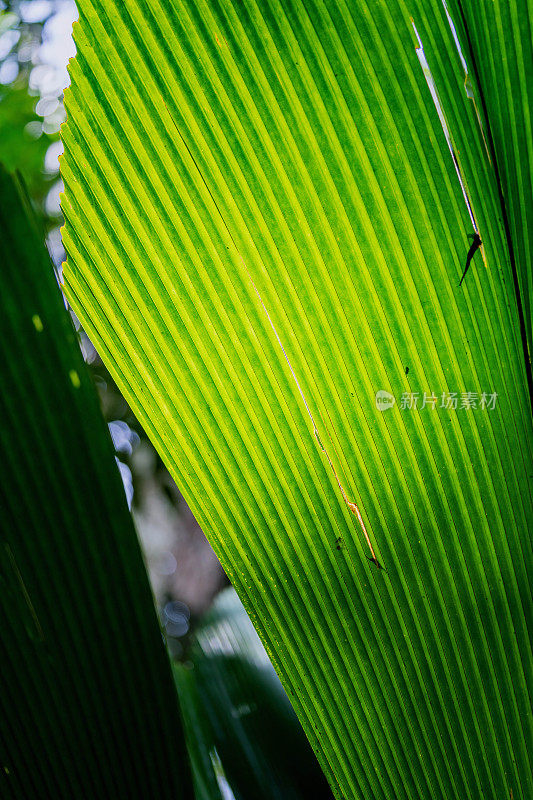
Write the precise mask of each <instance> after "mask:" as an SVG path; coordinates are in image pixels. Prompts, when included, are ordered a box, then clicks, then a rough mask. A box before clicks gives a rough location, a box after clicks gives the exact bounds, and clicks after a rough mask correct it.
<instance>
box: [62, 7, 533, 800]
mask: <svg viewBox="0 0 533 800" xmlns="http://www.w3.org/2000/svg"><path fill="white" fill-rule="evenodd" d="M79 10H80V22H79V24H77V25H76V29H75V39H76V43H77V47H78V55H77V57H76V59H75V60H74V61H73V62H72V64H71V77H72V87H71V88H70V89H69V91H68V93H67V95H66V98H65V102H66V107H67V112H68V120H67V124H66V126H65V127H64V129H63V132H62V138H63V141H64V144H65V156H64V158H63V161H62V174H63V178H64V180H65V185H66V191H65V197H64V200H63V206H62V207H63V211H64V214H65V217H66V227H65V230H64V241H65V245H66V248H67V253H68V258H67V263H66V266H65V270H64V288H65V292H66V295H67V297H68V299H69V300H70V302H71V304H72V306H73V308H74V310H75V311H76V313H77V314H78V316H79V318H80V319H81V321H82V323H83V325H84V327H85V329H86V330H87V332H88V333H89V334H90V336H91V338H92V340H93V342H94V344H95V346H96V347H97V349H98V352H99V353H100V355H101V356H102V358H103V359H104V361H105V363H106V365H107V367H108V368H109V370H110V372H111V374H112V375H113V377H114V378H115V380H116V382H117V384H118V386H119V387H120V388H121V390H122V391H123V393H124V396H125V397H126V399H127V400H128V402H129V404H130V406H131V408H132V409H133V411H134V412H135V414H136V416H137V417H138V419H139V420H140V422H141V423H142V425H143V426H144V427H145V429H146V430H147V432H148V433H149V435H150V436H151V438H152V440H153V442H154V444H155V446H156V447H157V449H158V450H159V452H160V454H161V456H162V458H163V459H164V461H165V463H166V464H167V466H168V468H169V469H170V471H171V473H172V475H173V477H174V478H175V479H176V481H177V484H178V486H179V488H180V490H181V491H182V493H183V495H184V496H185V498H186V500H187V502H188V503H189V505H190V507H191V508H192V510H193V511H194V512H195V515H196V517H197V519H198V522H199V523H200V524H201V526H202V528H203V529H204V531H205V532H206V534H207V535H208V537H209V539H210V541H211V543H212V544H213V547H214V548H215V550H216V552H217V554H218V555H219V557H220V559H221V561H222V564H223V566H224V568H225V569H226V571H227V572H228V575H229V576H230V578H231V580H232V582H233V585H234V586H235V588H236V590H237V592H238V594H239V596H240V598H241V599H242V601H243V603H244V606H245V608H246V609H247V611H248V613H249V615H250V616H251V618H252V620H253V621H254V624H255V626H256V628H257V630H258V632H259V634H260V637H261V639H262V641H263V642H264V644H265V647H266V649H267V651H268V653H269V655H270V656H271V659H272V661H273V663H274V665H275V667H276V669H277V671H278V674H279V675H280V678H281V680H282V682H283V684H284V686H285V688H286V689H287V691H288V693H289V696H290V698H291V702H292V703H293V705H294V708H295V710H296V711H297V713H298V715H299V717H300V719H301V721H302V723H303V725H304V728H305V731H306V733H307V735H308V737H309V739H310V741H311V743H312V745H313V747H314V749H315V750H316V752H317V755H318V757H319V760H320V763H321V765H322V768H323V769H324V772H325V774H326V775H327V777H328V779H329V781H330V783H331V785H332V787H333V789H334V791H335V792H336V794H337V796H338V797H342V798H355V797H361V798H362V797H365V798H369V797H372V798H392V797H393V798H447V799H448V798H473V799H474V798H489V797H492V798H498V799H500V798H503V797H513V798H514V800H516V799H517V798H524V800H526V799H527V798H528V797H530V796H531V795H532V792H533V786H532V782H531V781H532V778H531V775H532V771H531V762H530V759H531V753H530V745H531V741H532V737H531V733H532V730H531V719H532V716H531V712H530V708H531V702H530V695H529V690H528V685H527V681H528V680H530V679H531V674H532V671H531V664H532V658H531V643H530V639H529V629H528V626H529V623H530V620H531V605H532V604H531V587H530V584H529V582H528V579H527V567H528V566H530V565H531V544H530V540H529V538H528V527H529V526H530V524H531V519H532V516H533V515H532V513H531V512H532V506H531V482H530V476H529V472H530V464H531V445H532V436H531V434H532V431H531V406H530V404H531V364H530V359H529V348H530V346H531V312H530V301H529V291H530V285H531V271H530V270H531V267H530V264H531V256H530V254H531V235H532V230H533V227H532V225H531V211H532V209H531V203H530V198H531V172H532V170H531V166H532V164H533V158H532V147H533V145H532V133H531V124H530V109H531V106H532V103H531V92H532V91H533V89H532V86H533V82H532V81H531V80H530V79H529V80H528V77H529V78H531V74H530V73H531V69H530V67H531V63H532V59H531V54H532V51H531V27H530V25H531V19H532V18H533V17H532V12H531V8H530V6H529V5H528V3H527V2H526V0H511V2H510V3H508V4H502V3H500V2H492V0H491V2H489V0H479V2H477V3H473V4H468V5H467V4H465V3H463V2H462V0H453V2H452V1H451V2H449V4H448V5H446V3H443V2H440V0H439V1H437V0H416V2H413V3H412V4H411V5H410V6H407V5H406V4H405V3H404V2H403V0H389V1H388V2H384V1H383V2H381V0H380V1H379V2H365V0H354V2H352V3H346V2H344V0H335V2H334V1H333V0H324V1H321V0H313V1H312V2H309V3H305V4H304V3H303V2H301V0H264V2H261V3H258V2H254V0H234V2H232V0H213V2H210V3H206V2H205V0H154V2H150V3H146V2H143V1H142V0H120V2H112V1H111V0H107V1H106V2H99V1H98V0H81V2H80V3H79ZM465 69H466V71H465ZM469 234H470V235H472V236H475V237H477V238H475V239H474V243H475V244H479V241H481V243H482V244H481V246H480V247H478V248H477V249H476V248H472V249H471V250H470V256H472V254H473V258H472V260H471V262H470V267H469V270H468V272H467V273H466V275H465V277H464V280H463V281H462V284H461V286H459V282H460V279H461V276H462V275H463V273H464V270H465V265H466V263H467V252H468V251H469V249H470V243H469V241H468V235H469ZM474 250H476V251H475V252H474ZM454 395H455V396H454ZM416 399H418V407H412V406H413V405H414V403H415V400H416ZM457 399H458V400H459V402H458V405H457V407H454V400H457ZM393 400H394V401H395V403H393ZM475 406H477V407H475ZM381 567H383V568H384V569H382V568H381Z"/></svg>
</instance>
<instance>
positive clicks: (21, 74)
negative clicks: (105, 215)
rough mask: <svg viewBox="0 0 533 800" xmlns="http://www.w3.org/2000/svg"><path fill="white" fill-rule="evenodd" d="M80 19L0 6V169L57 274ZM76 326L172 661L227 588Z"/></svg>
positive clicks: (34, 6)
mask: <svg viewBox="0 0 533 800" xmlns="http://www.w3.org/2000/svg"><path fill="white" fill-rule="evenodd" d="M77 16H78V14H77V10H76V5H75V3H74V2H72V0H12V1H11V2H0V131H1V136H0V162H3V163H4V164H5V165H6V167H7V168H8V169H9V170H11V171H13V170H19V171H20V172H21V173H22V175H23V177H24V180H25V182H26V184H27V186H28V189H29V192H30V195H31V198H32V201H33V204H34V207H35V210H36V211H37V213H38V215H39V216H40V218H41V219H42V222H43V227H44V230H45V232H46V237H47V245H48V249H49V252H50V255H51V257H52V261H53V263H54V265H55V267H56V270H57V271H58V272H59V271H60V269H61V263H62V261H63V258H64V250H63V247H62V244H61V234H60V227H61V225H62V223H63V220H62V216H61V211H60V206H59V196H60V193H61V191H62V188H63V187H62V182H61V180H60V178H59V162H58V158H59V156H60V155H61V153H62V145H61V142H60V141H59V128H60V126H61V123H62V122H63V121H64V119H65V113H64V109H63V91H64V89H65V87H66V86H67V85H68V82H69V76H68V72H67V63H68V60H69V58H71V57H72V56H74V54H75V47H74V43H73V41H72V23H73V22H74V20H75V19H76V18H77ZM74 322H75V325H76V328H77V329H78V333H79V337H80V344H81V348H82V352H83V355H84V358H85V361H86V362H87V364H88V365H89V367H90V370H91V373H92V375H93V379H94V382H95V385H96V387H97V389H98V393H99V395H100V400H101V405H102V410H103V413H104V416H105V419H106V421H107V422H108V424H109V429H110V432H111V436H112V438H113V442H114V444H115V449H116V452H117V461H118V463H119V468H120V471H121V474H122V478H123V482H124V488H125V491H126V494H127V497H128V502H129V504H130V506H131V508H132V513H133V516H134V519H135V523H136V527H137V531H138V533H139V537H140V539H141V542H142V545H143V549H144V552H145V557H146V561H147V567H148V571H149V574H150V579H151V583H152V587H153V590H154V594H155V597H156V601H157V604H158V607H159V610H160V614H161V619H162V623H163V625H164V626H165V629H166V632H167V636H168V637H169V641H170V642H171V646H172V648H173V651H174V653H175V654H176V655H178V656H179V655H180V653H182V651H183V647H184V645H185V644H186V641H187V636H188V633H189V628H190V626H191V625H192V626H194V624H195V623H196V621H197V620H198V619H199V618H200V616H201V615H202V613H203V612H204V611H206V609H208V608H209V607H210V605H211V602H212V600H213V598H214V597H215V595H216V594H217V592H218V591H220V589H222V588H223V587H224V586H226V585H227V583H228V581H227V579H226V576H225V575H224V572H223V570H222V567H221V566H220V564H219V562H218V559H217V558H216V556H215V554H214V553H213V550H212V549H211V546H210V545H209V543H208V542H207V540H206V538H205V536H204V535H203V533H202V531H201V530H200V528H199V526H198V525H197V524H196V522H195V520H194V517H193V516H192V514H191V512H190V511H189V509H188V507H187V505H186V504H185V502H184V500H183V498H182V496H181V494H180V492H179V491H178V489H177V488H176V485H175V483H174V481H173V480H172V479H171V477H170V475H169V474H168V471H167V470H166V468H165V467H164V465H163V464H162V462H161V459H160V458H159V456H158V455H157V453H156V451H155V450H154V448H153V447H152V445H151V444H150V442H149V440H148V438H147V437H146V435H145V433H144V431H143V429H142V427H141V426H140V425H139V424H138V422H137V420H136V419H135V417H134V416H133V414H132V413H131V411H130V409H129V407H128V405H127V403H126V402H125V400H124V399H123V397H122V395H121V394H120V392H119V391H118V389H117V388H116V386H115V383H114V381H113V379H112V378H111V376H110V375H109V373H108V372H107V370H106V368H105V367H104V365H103V364H102V361H101V360H100V358H99V356H98V354H97V352H96V351H95V349H94V347H93V346H92V344H91V342H90V341H89V339H88V337H87V336H86V334H85V332H84V331H83V329H82V328H81V327H80V325H79V322H78V321H77V320H76V319H75V318H74ZM176 601H178V602H179V603H181V604H183V608H184V609H185V614H184V616H183V618H182V619H181V622H180V624H177V623H176V619H175V617H176V606H175V605H174V606H173V605H172V604H173V603H174V604H175V603H176ZM172 608H174V612H169V609H172ZM165 609H166V610H165ZM169 613H170V614H171V616H170V617H169ZM172 613H173V614H174V616H173V617H172Z"/></svg>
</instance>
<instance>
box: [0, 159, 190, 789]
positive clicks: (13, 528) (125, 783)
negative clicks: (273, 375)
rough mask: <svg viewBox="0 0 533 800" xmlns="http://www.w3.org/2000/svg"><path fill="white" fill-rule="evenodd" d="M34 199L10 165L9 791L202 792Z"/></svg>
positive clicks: (4, 571)
mask: <svg viewBox="0 0 533 800" xmlns="http://www.w3.org/2000/svg"><path fill="white" fill-rule="evenodd" d="M28 211H29V203H28V201H27V200H26V199H25V195H23V194H22V193H21V191H20V187H19V186H18V183H17V182H16V181H15V180H14V179H13V178H12V177H11V176H9V175H8V174H7V173H6V172H5V171H4V170H0V265H1V274H0V297H1V303H2V314H1V315H0V378H1V386H2V389H1V392H0V420H1V422H0V509H1V513H0V611H1V615H2V629H1V633H0V663H1V675H2V691H1V692H0V767H1V768H0V796H1V797H2V798H6V800H7V799H8V798H14V799H15V800H22V799H23V798H24V800H26V798H27V799H28V800H30V798H31V800H34V798H35V800H40V798H42V799H43V800H52V798H53V800H62V799H63V798H64V799H65V800H78V799H80V800H81V799H84V798H91V800H95V799H98V800H100V799H101V800H108V799H109V798H128V800H130V799H131V798H139V799H140V798H143V800H145V798H148V797H158V798H169V800H170V798H172V800H176V798H179V797H190V796H191V795H190V791H189V790H190V785H191V783H190V781H191V779H190V775H189V768H188V764H187V757H186V755H185V746H184V740H183V733H182V731H181V723H180V718H179V709H178V705H177V695H176V691H175V687H174V686H173V682H172V674H171V669H170V663H169V661H168V657H167V654H166V652H165V648H164V645H163V641H162V637H161V632H160V629H159V625H158V620H157V616H156V614H155V609H154V604H153V598H152V595H151V591H150V587H149V584H148V578H147V574H146V569H145V566H144V563H143V559H142V555H141V551H140V548H139V543H138V541H137V537H136V533H135V530H134V528H133V523H132V520H131V516H130V513H129V511H128V507H127V503H126V499H125V494H124V489H123V487H122V482H121V479H120V475H119V472H118V469H117V466H116V462H115V458H114V453H113V446H112V444H111V439H110V436H109V432H108V430H107V427H106V425H105V423H104V420H103V419H102V416H101V413H100V409H99V403H98V399H97V396H96V391H95V389H94V387H93V385H92V382H91V378H90V376H89V373H88V371H87V369H86V367H85V364H84V363H83V359H82V356H81V352H80V348H79V345H78V343H77V341H76V336H75V332H74V328H73V326H72V322H71V319H70V317H69V314H68V312H67V310H66V309H65V305H64V302H63V298H62V296H61V292H60V289H59V287H58V285H57V281H56V278H55V275H54V271H53V267H52V265H51V263H50V260H49V258H48V254H47V253H46V250H45V247H44V243H43V237H42V236H41V235H40V234H41V232H40V231H39V230H38V228H37V225H36V224H35V221H34V219H33V218H32V217H31V215H30V216H28Z"/></svg>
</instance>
